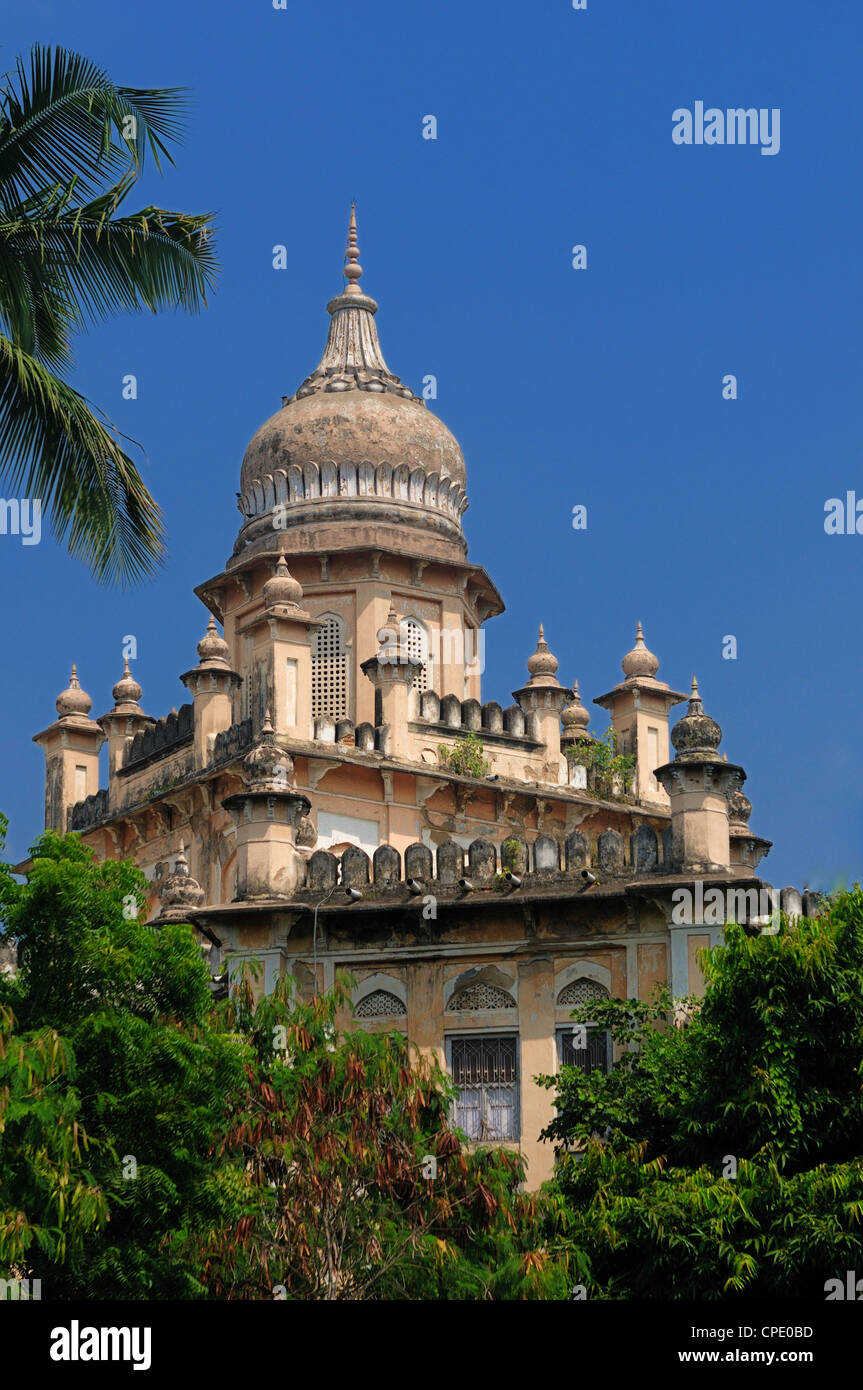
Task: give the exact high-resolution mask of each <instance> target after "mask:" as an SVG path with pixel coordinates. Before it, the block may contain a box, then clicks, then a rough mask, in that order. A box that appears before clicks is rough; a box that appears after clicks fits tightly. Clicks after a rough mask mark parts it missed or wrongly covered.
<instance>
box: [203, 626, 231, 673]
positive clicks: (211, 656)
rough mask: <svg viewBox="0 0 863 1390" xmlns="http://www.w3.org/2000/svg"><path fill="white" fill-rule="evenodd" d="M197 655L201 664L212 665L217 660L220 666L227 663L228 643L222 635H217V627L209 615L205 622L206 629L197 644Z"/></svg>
mask: <svg viewBox="0 0 863 1390" xmlns="http://www.w3.org/2000/svg"><path fill="white" fill-rule="evenodd" d="M197 652H198V656H199V658H200V660H201V662H202V664H203V665H205V666H209V665H212V663H213V662H214V661H217V662H218V663H219V665H220V666H227V664H228V644H227V642H226V641H225V639H224V637H220V636H219V629H218V628H217V627H216V620H215V618H214V617H213V616H212V615H211V616H210V621H209V622H208V623H207V631H206V632H205V633H204V635H203V637H202V638H201V640H200V642H199V643H198V646H197Z"/></svg>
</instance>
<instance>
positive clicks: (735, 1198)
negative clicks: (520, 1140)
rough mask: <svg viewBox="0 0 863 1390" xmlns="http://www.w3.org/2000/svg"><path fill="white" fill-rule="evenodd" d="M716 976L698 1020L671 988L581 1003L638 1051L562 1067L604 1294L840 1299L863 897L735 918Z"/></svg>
mask: <svg viewBox="0 0 863 1390" xmlns="http://www.w3.org/2000/svg"><path fill="white" fill-rule="evenodd" d="M704 971H705V976H706V991H705V995H704V999H703V1001H702V1002H701V1004H700V1006H694V1003H693V1001H690V1010H689V1012H690V1021H689V1022H688V1023H687V1024H686V1026H685V1027H680V1028H677V1027H674V1026H673V1018H674V1014H675V1010H674V1008H673V1006H672V1000H671V999H670V997H669V996H668V993H667V992H666V991H660V992H659V993H658V994H657V996H656V998H655V999H654V1001H653V1002H652V1004H650V1005H646V1004H643V1003H637V1002H635V1001H631V1000H630V1001H627V1002H624V1001H610V1002H608V1003H604V1004H597V1003H591V1004H590V1005H589V1006H586V1007H585V1008H581V1009H579V1010H577V1011H576V1014H575V1015H574V1016H575V1017H579V1018H580V1020H581V1021H583V1022H586V1021H587V1020H588V1017H590V1019H591V1020H595V1021H596V1022H597V1024H599V1025H600V1026H605V1027H608V1028H610V1029H611V1030H612V1033H613V1035H614V1037H615V1040H616V1041H617V1042H618V1044H620V1045H621V1047H622V1048H623V1051H622V1054H621V1058H620V1060H619V1062H618V1063H617V1064H616V1065H615V1067H614V1068H613V1070H612V1072H611V1073H610V1074H609V1075H608V1076H603V1075H602V1074H601V1073H600V1072H598V1071H594V1072H593V1073H591V1074H589V1075H585V1074H583V1073H581V1072H578V1071H576V1070H575V1069H573V1068H564V1069H563V1070H562V1072H561V1074H560V1076H559V1077H558V1078H550V1077H549V1078H545V1079H544V1080H545V1084H546V1085H548V1086H553V1087H555V1091H556V1096H555V1099H556V1107H557V1110H556V1115H555V1118H554V1120H553V1121H552V1123H551V1124H550V1125H549V1127H548V1129H547V1131H546V1137H547V1138H549V1139H550V1140H552V1141H553V1142H555V1143H556V1145H557V1150H558V1159H559V1162H558V1170H557V1182H558V1184H559V1188H560V1190H561V1191H562V1193H563V1194H564V1196H565V1198H566V1200H567V1202H568V1204H569V1207H570V1209H571V1212H572V1217H573V1220H572V1225H571V1228H570V1232H571V1236H572V1238H573V1239H574V1240H575V1241H576V1242H577V1243H578V1245H579V1249H580V1250H581V1251H582V1252H583V1253H584V1254H585V1256H586V1258H587V1260H588V1263H589V1266H590V1271H591V1272H590V1275H589V1279H588V1292H589V1294H590V1296H594V1297H611V1298H633V1297H648V1298H696V1299H705V1298H720V1297H735V1296H739V1297H746V1298H753V1297H758V1298H768V1297H780V1296H781V1297H785V1298H787V1297H799V1298H804V1297H823V1289H824V1285H825V1282H826V1280H827V1279H829V1278H833V1277H837V1276H838V1277H842V1276H843V1274H844V1271H845V1270H847V1269H854V1268H855V1267H859V1266H860V1265H861V1263H863V1159H861V1155H863V894H861V891H860V889H859V888H855V890H854V891H853V892H850V893H845V894H842V895H841V896H840V897H839V898H838V899H837V900H836V901H835V902H834V903H833V905H832V907H831V910H830V912H829V914H828V915H827V916H826V917H822V918H819V919H817V920H815V921H805V920H800V921H797V922H795V923H789V922H788V921H786V920H783V925H782V928H781V931H780V933H779V934H778V935H775V936H771V935H762V936H758V937H750V936H748V935H747V934H746V932H745V931H744V930H743V929H742V928H740V927H736V926H731V927H728V928H727V929H726V933H725V943H724V945H723V946H721V947H719V948H717V949H715V950H713V951H710V952H707V953H706V955H705V960H704Z"/></svg>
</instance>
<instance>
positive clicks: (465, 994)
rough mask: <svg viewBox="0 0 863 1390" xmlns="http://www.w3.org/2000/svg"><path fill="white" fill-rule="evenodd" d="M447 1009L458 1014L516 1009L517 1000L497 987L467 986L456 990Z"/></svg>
mask: <svg viewBox="0 0 863 1390" xmlns="http://www.w3.org/2000/svg"><path fill="white" fill-rule="evenodd" d="M447 1008H448V1009H451V1010H453V1011H455V1012H458V1013H460V1012H462V1011H464V1012H466V1013H470V1012H472V1011H473V1010H475V1009H514V1008H515V1000H514V999H513V997H512V995H511V994H507V992H506V990H505V989H498V988H497V986H496V985H465V986H464V988H463V989H459V990H456V992H455V994H454V995H453V996H452V998H451V999H450V1001H449V1004H448V1005H447Z"/></svg>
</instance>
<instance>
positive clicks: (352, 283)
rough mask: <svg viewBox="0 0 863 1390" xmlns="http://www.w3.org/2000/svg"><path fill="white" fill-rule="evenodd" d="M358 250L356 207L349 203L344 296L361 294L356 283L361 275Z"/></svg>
mask: <svg viewBox="0 0 863 1390" xmlns="http://www.w3.org/2000/svg"><path fill="white" fill-rule="evenodd" d="M359 258H360V248H359V246H358V245H357V205H356V203H351V220H350V225H349V226H348V244H347V246H346V247H345V262H346V264H345V279H346V280H347V281H348V287H347V289H346V290H345V294H362V290H361V289H360V287H359V285H358V284H357V281H358V280H359V278H360V276H361V275H362V273H363V268H362V266H361V265H360V263H359Z"/></svg>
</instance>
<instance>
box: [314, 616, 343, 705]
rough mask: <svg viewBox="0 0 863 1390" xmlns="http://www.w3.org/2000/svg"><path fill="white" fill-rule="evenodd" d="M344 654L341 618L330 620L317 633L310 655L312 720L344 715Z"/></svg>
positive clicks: (326, 620) (331, 618)
mask: <svg viewBox="0 0 863 1390" xmlns="http://www.w3.org/2000/svg"><path fill="white" fill-rule="evenodd" d="M348 712H349V711H348V654H347V652H346V651H345V642H344V628H343V625H342V621H341V618H335V617H330V618H326V619H325V620H324V626H323V627H322V628H320V629H319V630H318V634H317V637H316V638H315V646H314V650H313V652H312V718H313V719H317V718H318V717H319V716H320V715H324V714H327V715H329V716H330V718H331V719H344V718H346V717H347V715H348Z"/></svg>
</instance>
